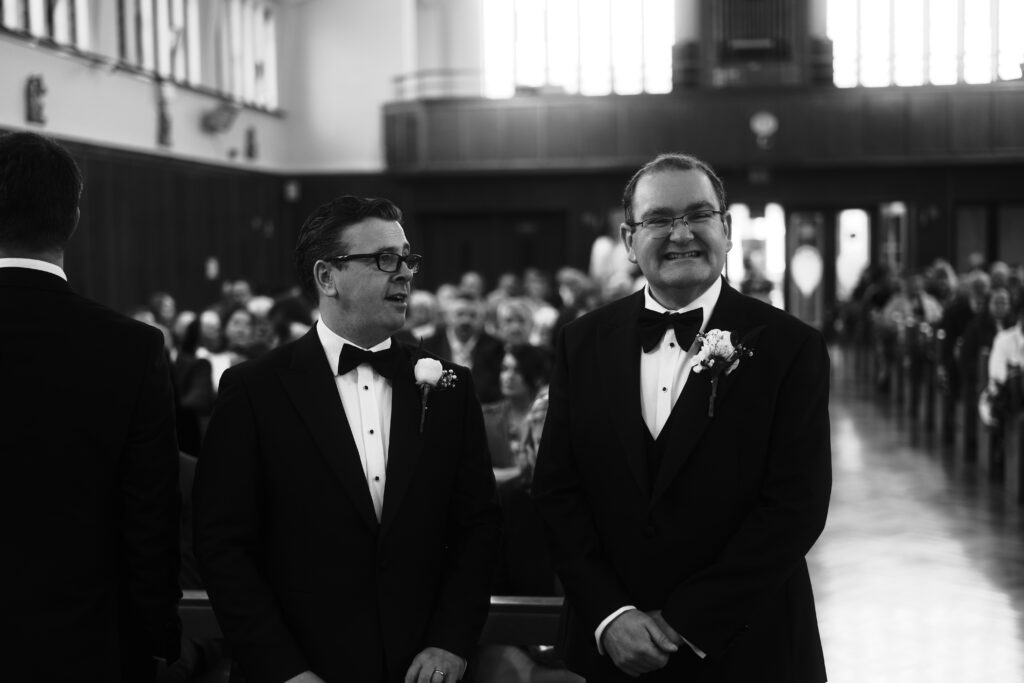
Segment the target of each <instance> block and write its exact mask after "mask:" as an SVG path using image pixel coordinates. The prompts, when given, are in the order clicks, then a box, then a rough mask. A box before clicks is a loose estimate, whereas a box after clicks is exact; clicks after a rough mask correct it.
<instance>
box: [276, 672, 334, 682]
mask: <svg viewBox="0 0 1024 683" xmlns="http://www.w3.org/2000/svg"><path fill="white" fill-rule="evenodd" d="M284 683H326V681H324V679H322V678H320V677H319V676H317V675H316V674H315V673H313V672H312V671H303V672H302V673H300V674H299V675H298V676H293V677H292V678H289V679H288V680H287V681H285V682H284Z"/></svg>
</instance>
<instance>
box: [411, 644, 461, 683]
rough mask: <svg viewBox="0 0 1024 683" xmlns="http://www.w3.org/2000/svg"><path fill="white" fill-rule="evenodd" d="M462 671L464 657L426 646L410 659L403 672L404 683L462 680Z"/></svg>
mask: <svg viewBox="0 0 1024 683" xmlns="http://www.w3.org/2000/svg"><path fill="white" fill-rule="evenodd" d="M435 672H443V675H442V673H435ZM464 673H466V660H465V659H463V658H462V657H460V656H458V655H456V654H452V653H451V652H448V650H442V649H441V648H439V647H428V648H427V649H426V650H424V651H423V652H421V653H419V654H418V655H416V658H415V659H413V660H412V665H411V666H410V667H409V670H408V671H407V672H405V683H455V682H456V681H460V680H462V674H464Z"/></svg>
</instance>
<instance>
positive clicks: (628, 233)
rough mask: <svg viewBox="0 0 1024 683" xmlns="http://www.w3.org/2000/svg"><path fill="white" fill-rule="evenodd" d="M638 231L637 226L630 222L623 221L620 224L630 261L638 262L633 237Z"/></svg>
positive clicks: (620, 232)
mask: <svg viewBox="0 0 1024 683" xmlns="http://www.w3.org/2000/svg"><path fill="white" fill-rule="evenodd" d="M635 233H636V228H634V227H633V226H632V225H629V224H628V223H622V224H620V225H619V235H621V236H622V243H623V244H624V245H625V246H626V258H627V259H628V260H629V262H630V263H636V252H635V251H633V237H634V235H635Z"/></svg>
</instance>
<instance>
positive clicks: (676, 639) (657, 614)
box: [647, 609, 686, 647]
mask: <svg viewBox="0 0 1024 683" xmlns="http://www.w3.org/2000/svg"><path fill="white" fill-rule="evenodd" d="M647 616H649V617H650V618H651V619H654V623H655V624H657V625H658V628H660V629H661V632H662V633H664V634H665V635H666V636H668V639H669V640H671V641H672V643H673V644H674V645H675V646H676V647H682V646H683V643H685V642H686V641H685V640H683V637H682V636H681V635H679V633H678V632H677V631H676V630H675V629H674V628H672V627H671V626H669V625H668V622H667V621H665V618H664V617H663V616H661V610H660V609H656V610H653V611H651V612H648V613H647Z"/></svg>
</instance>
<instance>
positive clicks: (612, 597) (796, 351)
mask: <svg viewBox="0 0 1024 683" xmlns="http://www.w3.org/2000/svg"><path fill="white" fill-rule="evenodd" d="M623 206H624V209H625V214H626V220H625V222H624V223H623V225H622V227H621V235H622V239H623V242H624V244H625V247H626V249H627V253H628V256H629V259H630V260H631V261H632V262H634V263H636V264H638V265H639V267H640V269H641V271H642V272H643V274H644V275H645V276H646V278H647V286H646V287H645V288H644V289H643V291H641V292H637V293H636V294H634V295H632V296H629V297H626V298H625V299H621V300H619V301H616V302H614V303H612V304H610V305H608V306H605V307H604V308H601V309H598V310H597V311H594V312H592V313H589V314H587V315H584V316H583V317H581V318H579V319H577V320H576V321H574V322H572V323H570V324H569V325H567V326H566V327H565V328H564V331H563V333H562V334H561V336H560V338H559V342H558V348H557V358H556V369H555V373H554V376H553V379H552V382H551V387H550V396H549V408H548V414H547V421H546V423H545V427H544V433H543V437H542V440H541V446H540V452H539V455H538V461H537V466H536V471H535V477H534V483H533V490H534V494H535V496H536V499H537V502H538V504H539V506H540V509H541V512H542V515H543V517H544V518H545V521H546V523H547V526H548V530H549V532H550V533H549V536H550V540H551V544H552V548H553V556H554V560H555V564H556V569H557V571H558V573H559V576H560V578H561V580H562V582H563V584H564V586H565V590H566V595H567V603H568V605H569V608H570V612H569V619H568V622H569V624H570V626H569V639H568V643H567V653H566V657H567V661H568V664H569V667H570V668H571V669H573V670H574V671H577V672H578V673H580V674H582V675H583V676H585V677H586V679H587V681H588V683H603V682H611V681H628V680H632V679H634V678H637V677H639V678H640V680H643V681H665V682H668V681H673V682H676V681H687V683H701V682H704V681H707V682H710V681H715V682H716V683H740V682H743V683H746V682H748V681H785V682H786V683H820V682H821V681H824V680H825V668H824V661H823V656H822V650H821V642H820V639H819V636H818V626H817V620H816V617H815V611H814V600H813V596H812V593H811V584H810V580H809V578H808V572H807V565H806V562H805V560H804V556H805V554H806V553H807V551H808V550H809V549H810V548H811V546H812V545H813V543H814V542H815V540H816V539H817V537H818V535H819V534H820V533H821V530H822V528H823V526H824V523H825V516H826V512H827V509H828V500H829V494H830V490H831V462H830V461H831V447H830V443H829V421H828V387H829V360H828V355H827V351H826V348H825V343H824V340H823V338H822V336H821V334H820V333H818V332H817V331H816V330H814V329H811V328H810V327H808V326H806V325H804V324H803V323H801V322H799V321H797V320H796V319H795V318H793V317H791V316H789V315H787V314H786V313H783V312H782V311H779V310H776V309H774V308H772V307H771V306H769V305H767V304H765V303H763V302H760V301H756V300H754V299H752V298H749V297H745V296H743V295H741V294H739V293H738V292H736V291H735V290H734V289H733V288H732V287H730V286H729V284H728V283H727V282H726V281H725V280H724V278H723V277H722V270H723V267H724V265H725V257H726V254H727V253H728V251H729V250H730V249H731V248H732V242H731V239H730V238H731V219H730V217H729V214H728V212H727V209H726V203H725V191H724V188H723V186H722V183H721V181H720V180H719V178H718V177H717V176H716V175H715V173H714V171H713V170H712V169H711V168H710V166H708V165H707V164H706V163H704V162H702V161H700V160H698V159H696V158H694V157H690V156H686V155H682V154H665V155H661V156H659V157H657V158H656V159H654V160H653V161H651V162H650V163H648V164H647V165H645V166H644V167H643V168H641V169H640V170H639V171H638V172H637V173H636V174H635V175H634V176H633V178H632V179H631V180H630V181H629V183H628V184H627V186H626V190H625V193H624V196H623ZM701 335H703V336H701ZM715 342H718V343H715Z"/></svg>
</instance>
